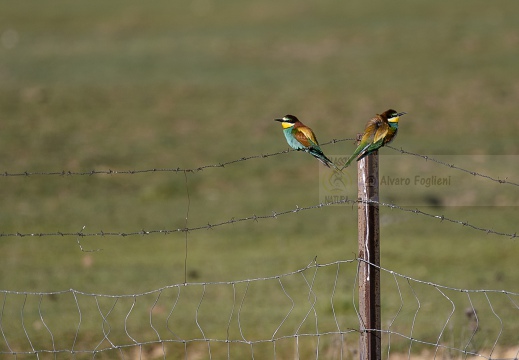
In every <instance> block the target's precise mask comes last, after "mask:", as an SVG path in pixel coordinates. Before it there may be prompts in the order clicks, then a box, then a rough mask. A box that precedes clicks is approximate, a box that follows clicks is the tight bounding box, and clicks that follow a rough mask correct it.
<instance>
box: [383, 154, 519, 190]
mask: <svg viewBox="0 0 519 360" xmlns="http://www.w3.org/2000/svg"><path fill="white" fill-rule="evenodd" d="M386 147H388V148H390V149H392V150H395V151H398V152H399V153H401V154H405V155H412V156H416V157H419V158H422V159H424V160H425V161H429V160H430V161H432V162H435V163H437V164H440V165H443V166H446V167H448V168H451V169H456V170H459V171H463V172H465V173H468V174H470V175H473V176H479V177H482V178H485V179H488V180H491V181H494V182H497V183H499V184H509V185H513V186H519V183H515V182H512V181H508V180H507V179H506V178H505V179H499V178H494V177H492V176H490V175H485V174H481V173H478V172H477V171H472V170H467V169H464V168H461V167H459V166H456V165H454V164H449V163H447V162H445V161H441V160H438V159H435V158H432V157H430V156H428V155H422V154H418V153H414V152H411V151H407V150H404V149H402V148H400V149H398V148H396V147H393V146H391V145H386Z"/></svg>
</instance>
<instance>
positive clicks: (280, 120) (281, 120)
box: [274, 119, 285, 122]
mask: <svg viewBox="0 0 519 360" xmlns="http://www.w3.org/2000/svg"><path fill="white" fill-rule="evenodd" d="M274 121H279V122H284V121H285V120H283V119H274Z"/></svg>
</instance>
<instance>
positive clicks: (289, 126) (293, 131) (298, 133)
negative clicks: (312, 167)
mask: <svg viewBox="0 0 519 360" xmlns="http://www.w3.org/2000/svg"><path fill="white" fill-rule="evenodd" d="M274 120H275V121H279V122H281V126H283V133H284V134H285V138H286V139H287V143H288V145H290V147H291V148H292V149H295V150H303V151H306V152H307V153H309V154H310V155H312V156H314V157H315V158H317V160H319V161H320V162H322V163H323V164H324V165H325V166H327V167H332V168H334V169H335V170H337V171H338V172H341V170H340V169H339V168H338V167H337V165H335V164H334V163H333V162H332V161H331V160H330V159H328V158H327V157H326V155H324V153H323V151H322V150H321V147H320V146H319V142H318V141H317V138H316V137H315V134H314V132H313V131H312V129H310V128H309V127H308V126H306V125H304V124H303V123H302V122H301V121H299V119H298V118H296V117H295V116H294V115H285V116H283V118H281V119H274Z"/></svg>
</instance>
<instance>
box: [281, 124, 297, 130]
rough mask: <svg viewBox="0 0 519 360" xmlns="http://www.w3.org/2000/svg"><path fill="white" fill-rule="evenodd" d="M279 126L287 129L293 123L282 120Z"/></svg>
mask: <svg viewBox="0 0 519 360" xmlns="http://www.w3.org/2000/svg"><path fill="white" fill-rule="evenodd" d="M281 126H283V129H288V128H291V127H292V126H294V124H291V123H288V122H282V123H281Z"/></svg>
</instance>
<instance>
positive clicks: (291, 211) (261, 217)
mask: <svg viewBox="0 0 519 360" xmlns="http://www.w3.org/2000/svg"><path fill="white" fill-rule="evenodd" d="M359 202H363V203H367V204H376V205H379V206H383V207H387V208H389V209H396V210H400V211H404V212H408V213H412V214H416V215H422V216H426V217H430V218H434V219H438V220H440V222H444V221H445V222H450V223H453V224H457V225H461V226H465V227H468V228H471V229H473V230H477V231H481V232H484V233H486V234H492V235H497V236H505V237H509V238H511V239H515V238H516V237H518V236H519V235H517V232H514V233H507V232H504V231H496V230H493V229H489V228H484V227H480V226H477V225H473V224H471V223H469V222H468V221H462V220H457V219H452V218H449V217H447V216H445V215H438V214H432V213H428V212H425V211H422V210H419V209H417V208H405V207H403V206H400V205H396V204H389V203H384V202H380V201H375V200H352V199H348V198H342V199H339V200H335V201H330V202H322V203H319V204H316V205H310V206H305V207H299V206H298V205H296V207H295V208H294V209H289V210H283V211H272V213H271V214H267V215H255V214H253V215H250V216H245V217H240V218H236V217H232V218H231V219H229V220H226V221H221V222H217V223H213V224H211V223H207V224H206V225H200V226H194V227H189V228H188V227H184V228H177V229H154V230H145V229H142V230H139V231H128V232H113V231H102V230H101V231H98V232H91V233H86V232H83V230H84V229H85V227H82V229H81V230H80V231H78V232H65V231H55V232H25V233H22V232H13V233H0V237H26V236H28V237H46V236H77V237H78V238H83V237H93V236H101V237H105V236H120V237H126V236H136V235H141V236H143V235H152V234H164V235H168V234H172V233H185V232H192V231H198V230H211V229H214V228H217V227H221V226H225V225H230V224H235V223H240V222H246V221H259V220H265V219H276V218H277V217H279V216H284V215H288V214H294V213H298V212H301V211H307V210H314V209H320V208H325V207H328V206H333V205H344V204H350V205H352V206H353V205H355V204H357V203H359Z"/></svg>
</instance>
